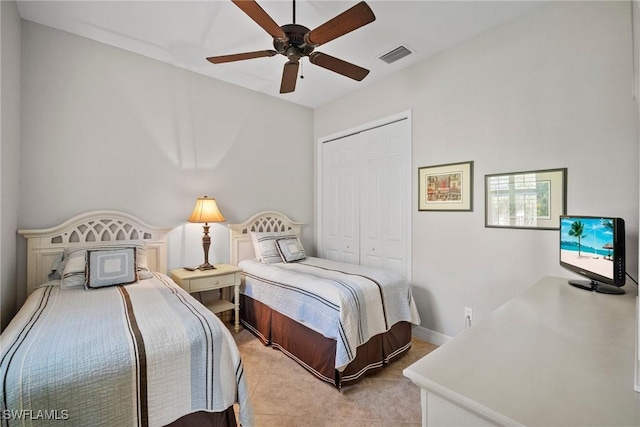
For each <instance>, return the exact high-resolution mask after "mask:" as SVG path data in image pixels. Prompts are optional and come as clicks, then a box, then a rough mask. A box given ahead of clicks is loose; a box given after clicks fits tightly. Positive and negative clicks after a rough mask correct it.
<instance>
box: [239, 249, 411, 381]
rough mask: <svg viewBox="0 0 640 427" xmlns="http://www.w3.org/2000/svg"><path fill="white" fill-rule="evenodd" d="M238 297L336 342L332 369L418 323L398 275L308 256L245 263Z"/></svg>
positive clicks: (404, 283) (405, 285)
mask: <svg viewBox="0 0 640 427" xmlns="http://www.w3.org/2000/svg"><path fill="white" fill-rule="evenodd" d="M238 266H239V267H241V268H242V269H243V271H244V284H243V286H242V288H241V292H242V293H244V294H245V295H247V296H249V297H251V298H253V299H255V300H258V301H260V302H262V303H264V304H266V305H268V306H269V307H271V308H272V309H274V310H276V311H278V312H280V313H282V314H284V315H285V316H287V317H289V318H291V319H294V320H296V321H298V322H299V323H302V324H304V325H305V326H306V327H308V328H310V329H313V330H314V331H316V332H318V333H321V334H322V335H324V336H325V337H327V338H331V339H335V340H336V344H337V345H336V369H337V370H338V371H342V370H343V369H344V368H345V367H346V366H347V365H348V364H349V363H350V362H351V361H352V360H353V359H354V358H355V356H356V348H357V347H358V346H359V345H361V344H364V343H365V342H367V341H368V340H369V339H370V338H371V337H373V336H375V335H377V334H380V333H384V332H387V331H388V330H389V329H390V328H391V326H393V325H394V324H396V323H397V322H400V321H408V322H411V323H413V324H416V325H418V324H420V316H419V315H418V310H417V309H416V305H415V302H414V300H413V295H412V293H411V286H410V285H409V283H408V282H407V280H406V279H405V278H404V277H403V276H402V275H400V274H397V273H393V272H391V271H387V270H381V269H378V268H372V267H366V266H361V265H353V264H344V263H340V262H335V261H329V260H325V259H321V258H313V257H309V258H307V259H305V260H304V261H301V262H297V263H290V264H283V263H278V264H268V265H267V264H264V263H261V262H258V261H254V260H244V261H242V262H240V263H239V264H238Z"/></svg>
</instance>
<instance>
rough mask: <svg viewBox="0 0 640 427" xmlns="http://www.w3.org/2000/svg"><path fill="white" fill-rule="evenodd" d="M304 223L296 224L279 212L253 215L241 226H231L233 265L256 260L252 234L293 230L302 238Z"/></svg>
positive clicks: (231, 256)
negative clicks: (301, 229) (251, 259)
mask: <svg viewBox="0 0 640 427" xmlns="http://www.w3.org/2000/svg"><path fill="white" fill-rule="evenodd" d="M303 224H304V223H303V222H295V221H292V220H291V219H289V217H287V216H286V215H285V214H283V213H281V212H277V211H265V212H260V213H257V214H255V215H253V216H252V217H251V218H249V219H248V220H246V221H245V222H243V223H240V224H229V225H228V226H229V229H230V230H231V233H230V235H231V242H230V245H229V247H230V250H231V254H230V258H231V264H233V265H238V263H239V262H240V261H242V260H245V259H249V258H255V257H256V255H255V252H254V250H253V243H252V242H251V232H252V231H255V232H270V231H289V230H293V231H294V232H295V233H296V234H297V235H298V237H300V227H302V225H303Z"/></svg>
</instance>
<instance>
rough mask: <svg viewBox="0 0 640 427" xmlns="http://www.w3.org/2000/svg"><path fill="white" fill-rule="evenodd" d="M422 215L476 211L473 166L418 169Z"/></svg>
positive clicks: (419, 207) (469, 163) (465, 163)
mask: <svg viewBox="0 0 640 427" xmlns="http://www.w3.org/2000/svg"><path fill="white" fill-rule="evenodd" d="M418 193H419V194H418V210H419V211H467V212H471V211H473V162H463V163H449V164H444V165H435V166H424V167H421V168H418Z"/></svg>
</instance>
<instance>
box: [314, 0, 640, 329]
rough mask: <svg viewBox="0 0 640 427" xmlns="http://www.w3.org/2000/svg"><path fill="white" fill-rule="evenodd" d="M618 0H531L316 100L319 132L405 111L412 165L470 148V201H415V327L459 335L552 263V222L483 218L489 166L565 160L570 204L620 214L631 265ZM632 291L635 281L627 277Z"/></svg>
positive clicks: (634, 136) (633, 153)
mask: <svg viewBox="0 0 640 427" xmlns="http://www.w3.org/2000/svg"><path fill="white" fill-rule="evenodd" d="M631 33H632V32H631V19H630V7H629V3H627V2H561V3H557V4H551V5H549V6H546V7H543V8H541V9H539V10H536V11H534V12H532V13H530V14H528V15H526V16H524V17H522V18H520V19H517V20H515V21H513V22H511V23H508V24H506V25H504V26H502V27H499V28H497V29H494V30H492V31H489V32H487V33H485V34H484V35H482V36H480V37H477V38H475V39H473V40H471V41H468V42H466V43H464V44H462V45H459V46H457V47H455V48H453V49H450V50H448V51H446V52H443V53H441V54H439V55H437V56H435V57H433V58H431V59H429V60H426V61H424V62H421V63H420V64H417V65H415V66H413V67H411V68H409V69H407V70H405V71H402V72H400V73H399V74H397V75H394V76H391V77H390V78H387V79H385V80H383V81H381V82H377V83H374V84H371V85H368V86H366V87H363V88H361V89H359V90H358V91H356V92H353V93H352V94H350V95H348V96H345V97H343V98H341V99H339V100H337V101H334V102H331V103H329V104H327V105H324V106H322V107H320V108H317V109H316V110H315V113H314V116H315V119H314V125H315V131H314V132H315V137H316V138H320V137H322V136H325V135H329V134H333V133H335V132H338V131H340V130H342V129H348V128H352V127H354V126H357V125H360V124H363V123H366V122H370V121H373V120H376V119H379V118H381V117H384V116H388V115H392V114H394V113H397V112H401V111H405V110H409V109H410V110H412V118H413V135H412V137H413V147H412V150H413V168H414V171H416V172H417V169H418V167H420V166H428V165H437V164H443V163H452V162H458V161H468V160H473V161H474V162H475V164H474V166H475V183H474V184H475V185H474V211H473V212H472V213H463V212H418V211H417V205H416V203H417V190H416V186H417V182H416V180H417V173H415V176H414V177H413V179H414V182H413V186H414V194H416V197H415V201H414V206H413V211H414V213H413V244H412V252H413V271H412V276H413V285H414V295H415V297H416V300H417V304H418V307H419V311H420V315H421V316H422V321H423V324H422V326H423V327H425V328H428V329H430V330H432V331H435V332H438V333H442V334H445V335H447V336H454V335H456V334H458V333H459V332H460V331H461V330H462V329H463V328H464V307H465V306H471V307H472V308H473V310H474V311H473V313H474V321H475V322H477V321H478V320H480V319H482V317H484V316H485V315H486V314H487V313H489V312H490V311H493V310H495V309H496V308H497V307H498V306H500V305H501V304H502V303H504V302H505V301H507V300H508V299H510V298H511V297H513V296H514V295H516V294H518V293H520V292H522V291H524V290H525V289H526V288H527V287H529V286H530V285H532V284H533V283H534V282H536V281H537V280H538V279H539V278H541V277H542V276H544V275H559V276H567V277H568V276H569V275H570V273H569V272H567V271H565V270H563V269H561V268H560V267H559V266H558V249H557V244H558V243H557V242H558V233H557V232H556V231H543V230H516V229H506V230H505V229H492V228H485V227H484V175H485V174H492V173H501V172H514V171H525V170H533V169H549V168H560V167H567V168H568V191H567V196H568V213H570V214H591V215H611V216H620V217H623V218H625V220H626V225H627V239H628V241H627V251H628V256H627V261H628V266H627V270H628V272H629V273H630V274H632V275H633V276H634V277H635V278H636V279H637V273H638V267H637V265H638V194H639V192H638V164H639V162H638V111H637V104H635V103H634V100H633V98H632V55H631V52H632V45H631ZM627 288H629V289H630V290H633V288H634V286H633V285H627Z"/></svg>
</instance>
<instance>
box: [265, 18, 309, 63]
mask: <svg viewBox="0 0 640 427" xmlns="http://www.w3.org/2000/svg"><path fill="white" fill-rule="evenodd" d="M280 29H282V31H284V33H285V34H286V35H287V37H288V40H282V39H276V38H274V39H273V47H274V48H275V49H276V51H277V52H278V53H280V54H282V55H285V56H288V57H291V56H292V52H296V53H297V54H298V56H309V54H310V53H311V52H313V49H314V48H313V46H311V45H308V44H306V43H305V41H304V36H305V34H307V33H308V32H309V31H311V30H309V29H308V28H307V27H305V26H304V25H298V24H287V25H283V26H281V27H280Z"/></svg>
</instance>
